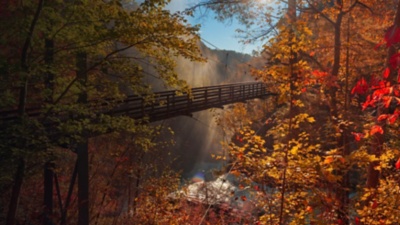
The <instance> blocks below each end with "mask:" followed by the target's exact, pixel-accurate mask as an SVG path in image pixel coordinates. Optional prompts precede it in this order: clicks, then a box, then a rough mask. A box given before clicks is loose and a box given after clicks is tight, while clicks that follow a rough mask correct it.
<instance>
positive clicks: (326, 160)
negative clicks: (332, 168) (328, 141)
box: [324, 156, 334, 164]
mask: <svg viewBox="0 0 400 225" xmlns="http://www.w3.org/2000/svg"><path fill="white" fill-rule="evenodd" d="M333 160H334V158H333V157H332V156H327V157H326V158H325V160H324V164H331V163H332V162H333Z"/></svg>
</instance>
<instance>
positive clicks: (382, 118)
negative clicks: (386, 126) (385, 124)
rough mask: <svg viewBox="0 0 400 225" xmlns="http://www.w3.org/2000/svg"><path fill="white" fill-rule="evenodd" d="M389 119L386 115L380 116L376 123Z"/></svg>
mask: <svg viewBox="0 0 400 225" xmlns="http://www.w3.org/2000/svg"><path fill="white" fill-rule="evenodd" d="M388 117H389V115H388V114H382V115H380V116H379V117H378V121H382V120H386V119H387V118H388Z"/></svg>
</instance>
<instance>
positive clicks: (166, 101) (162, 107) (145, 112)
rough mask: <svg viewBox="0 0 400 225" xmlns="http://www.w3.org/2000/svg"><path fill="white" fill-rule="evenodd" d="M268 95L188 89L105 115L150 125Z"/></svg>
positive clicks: (244, 86) (237, 88)
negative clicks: (181, 92)
mask: <svg viewBox="0 0 400 225" xmlns="http://www.w3.org/2000/svg"><path fill="white" fill-rule="evenodd" d="M269 95H274V94H273V93H271V92H269V91H267V87H266V86H265V84H264V83H261V82H247V83H235V84H225V85H216V86H206V87H198V88H193V89H191V96H189V95H188V94H178V93H177V91H175V90H171V91H162V92H156V93H155V99H154V101H153V102H151V103H149V102H146V101H145V100H144V98H143V97H140V96H128V98H127V99H125V101H124V102H122V103H121V104H120V105H118V106H117V107H116V108H115V109H113V110H111V111H107V112H105V113H107V114H111V115H116V116H118V115H121V116H122V115H124V116H130V117H132V118H134V119H141V118H144V117H147V118H148V119H149V121H150V122H154V121H158V120H163V119H168V118H172V117H176V116H180V115H191V114H192V113H194V112H198V111H202V110H205V109H209V108H217V107H218V108H221V107H223V105H226V104H231V103H234V102H244V101H246V100H250V99H254V98H264V97H267V96H269ZM100 111H101V110H100ZM26 113H27V115H28V116H30V117H35V118H40V117H41V116H42V115H43V114H44V113H43V111H42V110H41V109H40V108H36V109H33V108H28V109H27V110H26ZM17 115H18V112H17V111H16V110H8V111H0V120H2V121H10V120H13V119H15V118H17Z"/></svg>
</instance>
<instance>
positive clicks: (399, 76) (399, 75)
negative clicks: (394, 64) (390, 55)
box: [397, 69, 400, 83]
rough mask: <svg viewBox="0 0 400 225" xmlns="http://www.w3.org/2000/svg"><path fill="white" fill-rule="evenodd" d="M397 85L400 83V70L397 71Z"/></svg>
mask: <svg viewBox="0 0 400 225" xmlns="http://www.w3.org/2000/svg"><path fill="white" fill-rule="evenodd" d="M397 83H400V69H399V70H397Z"/></svg>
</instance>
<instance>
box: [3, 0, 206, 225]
mask: <svg viewBox="0 0 400 225" xmlns="http://www.w3.org/2000/svg"><path fill="white" fill-rule="evenodd" d="M167 3H168V1H164V0H161V1H160V0H146V1H144V2H142V3H140V4H138V3H136V2H130V1H127V2H125V1H107V2H103V1H74V2H70V1H58V2H47V1H43V0H38V1H27V2H15V1H9V2H8V4H5V5H4V6H5V7H2V8H1V16H0V20H1V22H0V23H1V25H0V30H1V36H0V40H1V41H0V43H1V44H0V45H1V48H0V49H1V52H0V66H1V67H0V71H1V75H2V76H1V78H0V79H1V87H0V93H1V100H0V106H1V108H2V113H3V112H4V115H10V114H12V113H13V112H14V110H16V111H15V112H16V113H17V114H16V115H15V116H16V118H13V119H11V120H9V121H6V120H3V119H2V121H1V135H0V137H1V141H0V142H1V144H0V148H1V161H2V166H4V167H10V168H12V169H11V170H4V169H2V170H1V171H2V173H4V175H2V180H1V188H2V190H3V189H7V187H9V185H10V183H11V182H13V183H14V188H13V194H12V197H11V200H10V207H9V210H8V213H9V214H8V219H7V224H15V218H16V217H18V216H17V215H16V211H17V205H18V198H19V193H20V190H21V188H22V183H23V178H24V176H25V174H24V173H25V170H26V169H25V168H37V166H38V165H42V164H43V161H48V160H51V159H52V158H54V154H56V152H57V151H59V149H58V146H63V147H66V148H74V146H76V145H77V144H78V145H79V143H83V142H85V139H87V138H88V137H90V136H91V135H98V134H104V133H109V132H110V131H114V132H119V131H127V132H130V133H131V134H135V133H138V132H139V133H140V132H141V131H142V130H143V129H148V128H147V126H146V125H145V124H143V125H138V124H139V123H142V122H145V120H143V121H134V120H133V119H131V118H129V116H112V115H109V114H107V113H106V112H107V111H108V110H109V109H111V108H113V107H115V106H116V105H118V104H119V103H120V102H121V101H122V100H123V99H124V98H126V96H127V95H129V94H137V95H140V96H145V95H146V96H150V97H146V99H147V100H149V101H151V95H149V94H150V93H151V87H150V84H147V83H145V79H143V77H145V76H146V74H145V73H144V72H143V70H142V69H141V66H142V65H143V61H144V60H147V61H148V62H150V65H151V66H152V67H154V70H155V71H156V74H154V76H156V77H158V78H159V79H161V80H163V81H164V83H165V85H167V86H173V87H179V88H181V89H182V90H186V91H187V90H188V86H187V85H186V84H185V82H184V81H183V80H181V79H179V78H178V76H177V74H176V73H175V72H174V66H175V64H174V60H173V57H174V56H182V57H184V58H188V59H190V60H199V61H201V60H202V58H201V56H200V54H199V49H198V47H197V41H198V36H197V35H196V31H197V27H192V26H189V25H188V24H187V23H186V21H185V20H184V18H183V17H182V16H180V15H178V14H171V13H170V12H169V11H165V10H164V9H163V8H164V6H165V5H166V4H167ZM2 5H3V4H2ZM49 124H50V125H49ZM144 139H146V138H144ZM144 139H140V140H144ZM3 162H4V163H3ZM10 165H17V166H16V167H15V166H10ZM12 173H15V176H14V178H11V177H12V176H11V175H10V174H12Z"/></svg>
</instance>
